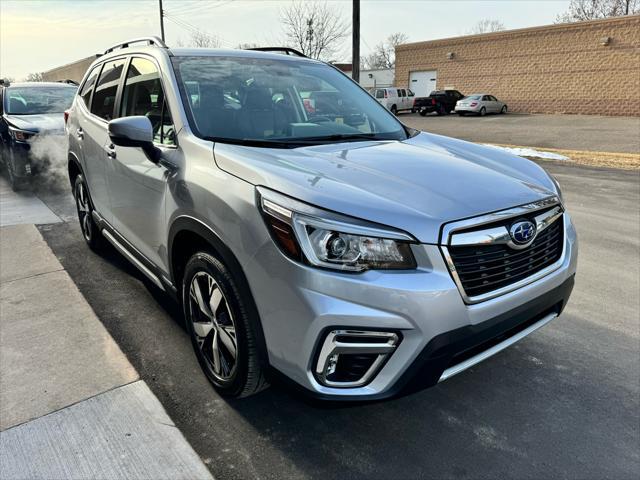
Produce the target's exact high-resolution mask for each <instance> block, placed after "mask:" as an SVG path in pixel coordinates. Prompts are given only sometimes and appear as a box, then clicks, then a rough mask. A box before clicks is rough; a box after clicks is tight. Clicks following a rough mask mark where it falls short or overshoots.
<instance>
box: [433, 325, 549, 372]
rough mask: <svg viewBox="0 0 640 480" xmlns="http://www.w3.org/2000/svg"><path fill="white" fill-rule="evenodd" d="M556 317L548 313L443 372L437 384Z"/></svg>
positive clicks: (490, 355) (499, 350)
mask: <svg viewBox="0 0 640 480" xmlns="http://www.w3.org/2000/svg"><path fill="white" fill-rule="evenodd" d="M557 316H558V314H557V313H550V314H549V315H547V316H546V317H544V318H542V320H539V321H537V322H536V323H534V324H533V325H530V326H529V327H527V328H525V329H524V330H522V331H520V332H518V333H516V334H515V335H514V336H512V337H509V338H507V339H506V340H504V341H503V342H500V343H498V344H497V345H494V346H493V347H491V348H489V349H487V350H485V351H484V352H481V353H479V354H477V355H474V356H473V357H471V358H468V359H467V360H465V361H464V362H461V363H459V364H457V365H454V366H453V367H449V368H447V369H446V370H445V371H444V372H442V375H441V376H440V380H438V383H440V382H443V381H445V380H447V379H448V378H451V377H453V376H454V375H457V374H458V373H460V372H464V371H465V370H467V369H468V368H471V367H473V366H474V365H477V364H478V363H480V362H482V361H483V360H486V359H487V358H489V357H492V356H493V355H495V354H496V353H499V352H501V351H502V350H504V349H505V348H507V347H510V346H511V345H513V344H514V343H516V342H518V341H520V340H522V339H523V338H524V337H526V336H527V335H529V334H530V333H533V332H535V331H536V330H538V329H539V328H541V327H544V326H545V325H546V324H547V323H549V322H550V321H551V320H553V319H554V318H556V317H557Z"/></svg>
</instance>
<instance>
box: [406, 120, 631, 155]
mask: <svg viewBox="0 0 640 480" xmlns="http://www.w3.org/2000/svg"><path fill="white" fill-rule="evenodd" d="M399 118H400V120H401V121H402V122H404V123H405V124H407V125H409V126H410V127H413V128H417V129H419V130H424V131H427V132H431V133H437V134H440V135H449V136H454V137H456V138H461V139H463V140H468V141H470V142H480V143H498V144H507V145H521V146H527V147H529V146H531V147H536V148H558V149H564V150H589V151H593V152H619V153H636V154H637V153H639V152H640V118H637V117H598V116H595V115H571V116H567V115H525V114H518V113H510V114H507V115H487V116H485V117H473V116H465V117H460V116H458V115H455V114H453V115H446V116H438V115H436V114H429V115H427V116H425V117H421V116H420V115H418V114H417V113H414V114H405V113H401V114H400V115H399Z"/></svg>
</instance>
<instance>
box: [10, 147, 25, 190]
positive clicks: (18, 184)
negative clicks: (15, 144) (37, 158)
mask: <svg viewBox="0 0 640 480" xmlns="http://www.w3.org/2000/svg"><path fill="white" fill-rule="evenodd" d="M14 155H15V154H14V153H13V151H12V150H9V155H8V158H7V159H6V161H5V168H6V169H7V177H8V179H9V185H11V190H13V191H14V192H20V191H22V190H26V189H27V187H28V186H29V184H30V179H29V178H24V177H18V176H16V174H15V159H14Z"/></svg>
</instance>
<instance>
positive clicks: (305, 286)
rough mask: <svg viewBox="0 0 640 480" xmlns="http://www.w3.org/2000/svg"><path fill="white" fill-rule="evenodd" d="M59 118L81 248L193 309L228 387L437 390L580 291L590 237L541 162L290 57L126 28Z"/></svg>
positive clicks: (349, 395) (328, 394) (206, 367)
mask: <svg viewBox="0 0 640 480" xmlns="http://www.w3.org/2000/svg"><path fill="white" fill-rule="evenodd" d="M136 45H137V46H136ZM271 50H279V51H271ZM66 118H67V125H66V130H67V132H68V137H69V157H68V159H69V164H68V165H69V179H70V181H71V185H72V187H73V193H74V196H75V200H76V204H77V210H78V216H79V220H80V226H81V228H82V234H83V235H84V238H85V240H86V242H87V243H88V245H89V246H90V247H91V248H92V249H93V250H96V251H98V250H99V249H100V248H101V247H103V243H104V241H105V240H106V241H108V242H109V243H111V244H112V245H113V246H114V247H115V248H116V249H117V250H119V251H120V252H121V253H122V254H123V255H124V256H125V257H126V258H127V259H128V260H130V261H131V262H132V263H133V264H134V265H135V266H136V267H137V268H138V269H140V271H141V272H142V273H143V274H144V275H145V276H146V277H147V278H148V279H149V281H150V282H151V283H152V284H154V285H155V287H152V288H158V289H160V290H163V291H164V292H166V293H167V294H168V295H170V296H172V297H174V298H175V299H176V300H177V301H178V302H179V303H180V304H181V306H182V308H183V311H184V318H185V324H186V329H187V330H188V332H189V334H190V336H191V340H192V343H193V347H194V350H195V353H196V356H197V359H198V361H199V363H200V365H201V366H202V370H203V371H204V373H205V375H206V376H207V378H208V379H209V380H210V381H211V383H212V384H213V385H214V386H215V388H216V389H217V390H218V391H219V392H220V393H221V394H224V395H228V396H247V395H250V394H253V393H255V392H258V391H259V390H261V389H262V388H264V387H265V386H266V385H267V382H268V381H269V380H272V379H283V380H285V381H287V382H288V383H290V384H291V385H294V386H296V387H298V388H300V390H301V391H303V392H306V393H309V394H311V395H313V396H315V397H317V398H322V399H332V400H365V399H381V398H387V397H391V396H394V395H398V394H400V393H404V392H410V391H414V390H416V389H419V388H423V387H427V386H431V385H435V384H437V383H438V382H440V381H443V380H445V379H447V378H450V377H451V376H453V375H455V374H457V373H459V372H461V371H463V370H465V369H467V368H469V367H471V366H473V365H475V364H477V363H478V362H480V361H482V360H484V359H486V358H488V357H490V356H491V355H494V354H496V353H497V352H499V351H501V350H503V349H504V348H506V347H508V346H509V345H511V344H513V343H514V342H516V341H518V340H520V339H521V338H523V337H525V336H526V335H528V334H529V333H531V332H533V331H535V330H536V329H538V328H540V327H542V326H543V325H545V324H546V323H548V322H549V321H551V320H552V319H554V318H555V317H557V316H558V315H559V314H560V312H561V311H562V309H563V308H564V306H565V305H566V303H567V300H568V298H569V295H570V293H571V289H572V287H573V279H574V274H575V272H576V262H577V251H578V245H577V238H576V232H575V230H574V227H573V225H572V223H571V218H570V217H569V214H568V213H567V212H566V210H565V208H564V205H563V200H562V195H561V193H560V189H559V187H558V184H557V183H556V182H555V181H554V179H553V178H551V177H550V176H549V175H548V174H547V173H545V171H544V170H543V169H542V168H540V167H539V166H538V165H536V164H535V163H533V162H530V161H528V160H525V159H523V158H520V157H516V156H513V155H510V154H507V153H504V152H501V151H499V150H497V149H492V148H489V147H484V146H480V145H475V144H472V143H467V142H464V141H460V140H455V139H452V138H448V137H443V136H439V135H432V134H429V133H424V132H419V131H416V130H413V129H411V128H408V127H406V126H405V125H403V124H402V123H401V122H400V121H398V119H397V118H396V117H395V116H394V115H392V114H391V113H389V112H388V111H387V110H385V109H384V107H382V106H381V105H380V104H378V103H377V102H376V100H375V99H374V98H373V97H371V96H370V95H369V94H368V93H367V92H366V91H364V90H363V89H362V88H360V86H359V85H358V84H357V83H355V82H354V81H352V80H351V79H350V78H348V77H347V76H345V75H344V74H343V73H341V72H340V71H339V70H337V69H336V68H334V67H333V66H331V65H329V64H326V63H322V62H319V61H315V60H312V59H309V58H306V57H304V56H303V55H301V54H298V53H297V52H296V51H294V50H290V49H262V51H255V50H206V49H169V48H167V46H166V45H165V44H164V43H163V42H162V41H160V40H159V39H157V38H154V37H150V38H145V39H139V40H138V41H130V42H126V43H124V44H120V45H116V46H114V47H112V48H110V49H108V50H107V51H106V52H105V54H104V55H102V56H101V57H99V58H98V59H97V60H96V61H95V62H94V64H93V65H92V66H91V67H90V68H89V70H88V72H87V74H86V76H85V78H84V80H83V81H82V83H81V85H80V88H79V91H78V94H77V96H76V98H75V100H74V103H73V106H72V107H71V109H70V110H69V111H68V112H67V115H66ZM132 321H135V319H133V318H132ZM151 334H152V333H151ZM479 374H481V373H479Z"/></svg>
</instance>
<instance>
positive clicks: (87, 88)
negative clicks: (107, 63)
mask: <svg viewBox="0 0 640 480" xmlns="http://www.w3.org/2000/svg"><path fill="white" fill-rule="evenodd" d="M101 68H102V65H97V66H95V67H93V70H91V73H89V76H88V77H87V80H86V81H85V82H84V85H82V89H81V90H80V98H82V101H83V102H84V104H85V105H86V107H87V108H90V107H91V94H92V93H93V87H95V85H96V80H97V78H98V73H100V69H101Z"/></svg>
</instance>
